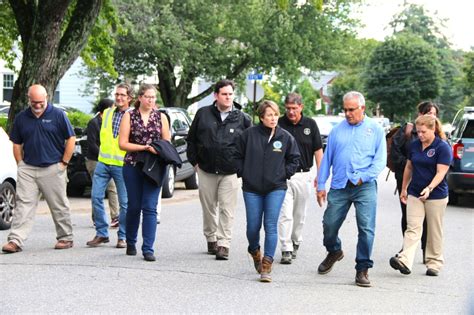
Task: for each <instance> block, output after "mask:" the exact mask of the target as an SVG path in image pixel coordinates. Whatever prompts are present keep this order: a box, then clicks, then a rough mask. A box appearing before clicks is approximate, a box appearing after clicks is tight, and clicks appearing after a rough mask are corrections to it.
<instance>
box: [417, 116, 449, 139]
mask: <svg viewBox="0 0 474 315" xmlns="http://www.w3.org/2000/svg"><path fill="white" fill-rule="evenodd" d="M415 124H416V126H417V127H418V126H426V127H427V128H428V129H431V130H434V131H435V134H436V135H438V136H439V137H440V138H441V139H446V135H445V134H444V132H443V129H442V127H441V122H440V121H439V119H438V118H436V117H433V116H431V115H423V116H419V117H418V118H417V119H416V120H415Z"/></svg>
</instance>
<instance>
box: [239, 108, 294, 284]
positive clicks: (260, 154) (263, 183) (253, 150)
mask: <svg viewBox="0 0 474 315" xmlns="http://www.w3.org/2000/svg"><path fill="white" fill-rule="evenodd" d="M257 113H258V117H259V119H260V124H259V125H257V126H254V127H251V128H249V129H247V130H245V131H244V132H243V133H242V134H241V135H240V136H239V138H238V139H237V144H236V155H235V165H236V169H237V175H238V176H239V177H242V190H243V195H244V201H245V208H246V214H247V239H248V241H249V247H248V252H249V253H250V255H252V258H253V259H254V264H255V269H256V270H257V272H259V273H260V281H262V282H271V280H272V279H271V277H270V273H271V268H272V263H273V256H274V254H275V250H276V246H277V241H278V231H277V223H278V217H279V215H280V209H281V205H282V203H283V199H284V198H285V193H286V189H287V186H286V180H287V179H289V178H290V177H291V176H292V175H293V174H294V173H295V172H296V169H297V167H298V165H299V164H298V163H299V160H300V153H299V150H298V146H297V144H296V141H295V139H294V138H293V136H291V135H290V134H289V133H288V132H287V131H286V130H284V129H282V128H279V127H278V126H277V124H278V118H279V116H280V112H279V110H278V106H277V105H276V104H275V103H274V102H272V101H264V102H263V103H262V104H261V105H260V106H259V107H258V109H257ZM262 219H263V225H264V229H265V248H264V250H265V251H264V255H263V256H264V257H263V259H262V254H261V252H260V229H261V227H262Z"/></svg>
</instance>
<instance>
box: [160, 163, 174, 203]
mask: <svg viewBox="0 0 474 315" xmlns="http://www.w3.org/2000/svg"><path fill="white" fill-rule="evenodd" d="M165 174H166V175H165V179H164V180H163V186H162V187H161V190H162V192H161V197H162V198H171V197H173V193H174V177H175V176H174V167H171V166H170V165H168V166H167V167H166V173H165Z"/></svg>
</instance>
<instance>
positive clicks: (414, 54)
mask: <svg viewBox="0 0 474 315" xmlns="http://www.w3.org/2000/svg"><path fill="white" fill-rule="evenodd" d="M366 85H367V93H368V97H369V98H370V99H372V100H373V101H374V102H378V103H380V106H381V108H382V109H383V111H384V113H385V115H387V116H389V117H390V118H391V119H392V120H393V119H394V116H395V115H396V116H398V118H400V117H403V116H404V115H409V114H410V113H411V112H413V111H414V109H415V106H416V104H417V103H419V102H420V101H421V100H423V99H433V98H435V97H437V96H438V94H439V91H440V86H441V78H440V68H439V65H438V57H437V55H436V50H435V49H434V48H433V47H432V46H431V45H429V44H428V43H426V42H425V41H424V40H422V39H420V38H419V37H416V36H413V35H410V34H401V35H399V36H395V37H392V38H388V39H386V40H385V42H384V43H383V44H381V45H380V46H379V47H377V48H376V49H375V50H374V52H373V53H372V55H371V57H370V59H369V62H368V64H367V70H366Z"/></svg>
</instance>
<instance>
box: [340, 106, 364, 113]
mask: <svg viewBox="0 0 474 315" xmlns="http://www.w3.org/2000/svg"><path fill="white" fill-rule="evenodd" d="M358 109H360V106H359V107H354V108H343V109H342V110H343V111H344V113H347V112H349V113H352V112H353V111H355V110H358Z"/></svg>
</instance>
